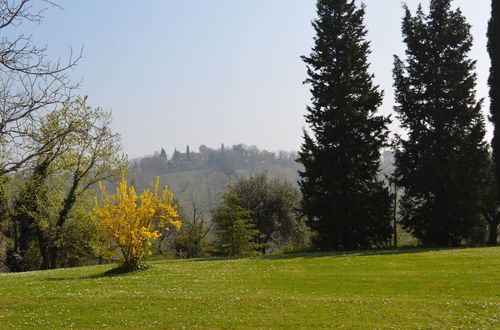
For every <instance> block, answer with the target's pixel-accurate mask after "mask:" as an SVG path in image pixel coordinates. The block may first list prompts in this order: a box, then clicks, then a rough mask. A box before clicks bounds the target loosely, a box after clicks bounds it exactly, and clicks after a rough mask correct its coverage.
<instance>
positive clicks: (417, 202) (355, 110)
mask: <svg viewBox="0 0 500 330" xmlns="http://www.w3.org/2000/svg"><path fill="white" fill-rule="evenodd" d="M492 4H493V6H492V9H493V10H492V18H491V20H490V23H489V32H488V37H489V43H488V50H489V53H490V56H491V59H492V68H491V76H490V80H489V84H490V98H491V107H490V112H491V114H492V121H493V124H494V125H495V137H494V139H493V154H491V153H490V151H489V146H488V144H487V143H486V142H485V141H484V135H485V122H484V118H483V116H482V114H481V109H482V104H483V101H482V100H477V98H476V90H475V88H476V73H475V72H474V69H475V65H476V61H475V60H473V59H471V58H470V57H469V52H470V49H471V46H472V36H471V34H470V25H469V24H468V23H467V22H466V19H465V17H464V15H463V14H462V12H461V10H460V9H452V8H451V0H431V1H430V8H429V11H428V13H425V12H424V10H423V8H422V7H421V6H419V8H418V10H417V11H416V13H412V12H411V11H410V10H409V8H408V7H406V6H404V17H403V20H402V35H403V40H404V44H405V46H406V49H405V57H404V58H400V57H398V56H395V57H394V69H393V78H394V90H395V99H396V105H395V106H394V112H395V116H396V118H397V119H398V120H399V122H400V125H401V128H402V129H403V131H404V134H401V135H395V136H394V138H392V139H390V137H389V130H388V128H387V126H388V124H389V123H390V122H391V120H392V118H390V117H384V116H381V115H379V114H378V109H379V107H380V105H381V102H382V92H381V91H380V88H379V87H378V86H377V85H376V84H375V83H374V81H373V78H374V77H373V75H372V74H371V73H370V72H369V63H368V55H369V53H370V43H369V41H368V40H367V38H366V35H367V30H366V28H365V26H364V14H365V8H364V6H361V7H358V6H357V5H356V3H355V1H352V0H335V1H331V0H319V1H318V2H317V14H318V18H317V19H316V20H315V21H314V22H313V27H314V30H315V32H316V36H315V39H314V47H313V49H312V52H311V54H310V55H309V56H304V57H303V60H304V62H305V63H306V65H307V69H308V70H307V73H308V78H307V80H306V81H305V83H307V84H309V85H310V86H311V87H310V91H311V94H312V98H311V105H310V106H309V107H308V108H307V115H306V121H307V123H308V124H309V130H307V131H304V142H303V145H302V148H301V151H300V153H299V162H300V163H302V164H303V165H304V170H303V171H301V172H300V188H301V191H302V194H303V201H302V210H303V211H304V214H305V215H306V216H307V219H308V222H307V223H308V225H309V226H310V228H311V229H312V231H313V241H314V244H315V246H317V247H319V248H321V249H339V248H341V249H342V248H348V249H353V248H368V247H372V246H377V245H381V244H387V242H388V241H389V239H390V238H391V236H392V232H393V231H392V230H391V226H393V227H395V226H396V225H400V226H402V227H403V228H404V229H405V230H407V231H409V232H410V233H411V234H412V235H414V236H415V237H416V238H417V239H418V240H419V241H420V242H421V243H422V244H425V245H428V246H457V245H460V244H464V243H468V244H482V243H484V242H485V240H487V242H488V243H489V244H492V245H494V244H496V243H497V239H498V231H497V229H498V225H499V219H500V214H499V211H498V210H499V209H500V208H499V205H500V204H499V200H498V196H499V195H498V189H499V188H498V184H497V180H498V176H495V173H498V166H497V165H496V159H497V158H498V156H497V154H498V148H499V147H498V145H499V143H498V132H497V130H496V128H497V126H496V124H497V122H498V120H499V119H498V111H499V106H498V98H499V95H498V93H499V92H500V89H499V88H498V63H499V62H498V59H499V58H498V56H499V47H498V28H496V27H498V19H499V18H498V15H499V13H498V1H495V0H494V1H492ZM387 146H391V147H392V148H393V150H394V158H395V164H394V165H395V171H394V174H393V176H392V177H391V178H390V179H391V182H392V183H393V184H395V185H396V186H397V187H398V189H399V190H401V191H402V194H401V196H399V199H395V198H394V196H391V193H390V191H389V187H388V186H387V185H386V184H384V182H382V180H380V177H379V176H378V170H379V168H380V152H381V150H382V148H383V147H387ZM495 171H496V172H495ZM396 191H398V190H395V192H396ZM395 201H396V202H397V204H398V205H395V204H396V202H395ZM396 207H397V211H398V212H397V213H398V215H399V216H398V217H397V218H396V217H395V216H394V215H395V214H396V212H394V211H395V208H396ZM394 222H397V223H394ZM486 232H489V235H488V237H486V235H487V233H486Z"/></svg>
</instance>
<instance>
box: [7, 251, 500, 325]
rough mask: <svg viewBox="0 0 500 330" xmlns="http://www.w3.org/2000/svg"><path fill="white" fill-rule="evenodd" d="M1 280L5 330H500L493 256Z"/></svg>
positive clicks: (246, 262) (410, 255) (83, 272)
mask: <svg viewBox="0 0 500 330" xmlns="http://www.w3.org/2000/svg"><path fill="white" fill-rule="evenodd" d="M110 269H111V266H109V265H107V266H93V267H82V268H73V269H58V270H52V271H39V272H28V273H19V274H1V275H0V301H1V304H0V306H1V307H0V328H2V329H5V328H48V327H50V328H83V329H90V328H101V327H107V328H116V329H123V328H145V327H152V328H188V329H191V328H199V327H203V328H278V327H281V328H298V327H312V328H320V327H324V328H334V327H339V326H344V327H347V328H391V327H392V328H448V329H449V328H484V329H493V328H498V327H499V326H500V286H499V279H500V275H499V273H498V270H499V269H500V248H498V247H497V248H475V249H453V250H427V251H424V250H406V251H390V250H388V251H369V252H352V253H329V254H327V253H320V254H314V253H312V254H299V255H277V256H270V257H258V258H243V259H214V260H201V259H200V260H168V261H156V262H151V268H150V269H149V270H147V271H144V272H138V273H130V274H126V275H120V274H114V273H113V272H112V271H109V270H110Z"/></svg>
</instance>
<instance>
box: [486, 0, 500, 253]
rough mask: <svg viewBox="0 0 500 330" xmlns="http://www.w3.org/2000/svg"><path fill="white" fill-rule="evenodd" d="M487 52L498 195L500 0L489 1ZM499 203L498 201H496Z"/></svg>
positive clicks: (493, 227)
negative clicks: (488, 56) (489, 61)
mask: <svg viewBox="0 0 500 330" xmlns="http://www.w3.org/2000/svg"><path fill="white" fill-rule="evenodd" d="M488 53H489V54H490V59H491V67H490V77H489V79H488V85H489V86H490V114H491V117H490V118H491V121H492V123H493V127H494V132H493V141H492V142H491V144H492V149H493V162H494V164H495V167H494V168H495V177H496V187H497V196H499V197H500V0H492V1H491V19H490V21H489V24H488ZM498 205H500V201H498ZM499 218H500V215H495V216H494V217H491V218H490V221H489V226H490V236H489V239H488V243H489V244H490V245H496V244H497V240H498V225H499V222H500V219H499Z"/></svg>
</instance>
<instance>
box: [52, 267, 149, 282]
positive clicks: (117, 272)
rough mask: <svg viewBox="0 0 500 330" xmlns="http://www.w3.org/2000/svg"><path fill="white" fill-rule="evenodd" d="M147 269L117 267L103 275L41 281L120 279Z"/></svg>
mask: <svg viewBox="0 0 500 330" xmlns="http://www.w3.org/2000/svg"><path fill="white" fill-rule="evenodd" d="M147 269H148V268H145V269H139V270H129V269H127V268H126V267H123V266H118V267H114V268H111V269H109V270H107V271H105V272H103V273H97V274H93V275H86V276H75V277H73V276H72V277H48V278H45V279H43V280H44V281H71V280H91V279H98V278H109V277H120V276H125V275H128V274H135V273H138V272H142V271H145V270H147Z"/></svg>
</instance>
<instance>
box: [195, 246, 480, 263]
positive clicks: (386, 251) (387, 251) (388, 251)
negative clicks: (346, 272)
mask: <svg viewBox="0 0 500 330" xmlns="http://www.w3.org/2000/svg"><path fill="white" fill-rule="evenodd" d="M464 248H474V247H466V246H463V247H448V248H430V247H401V248H397V249H394V248H379V249H371V250H342V251H314V250H311V251H304V252H290V253H282V254H268V255H261V256H256V257H252V256H250V257H249V256H247V257H214V258H199V259H185V260H186V261H187V262H205V261H216V260H221V261H222V260H235V259H243V258H255V259H271V260H272V259H292V258H307V259H312V258H323V257H336V258H342V257H348V256H384V255H398V254H414V253H422V252H434V251H447V250H457V249H464Z"/></svg>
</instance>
